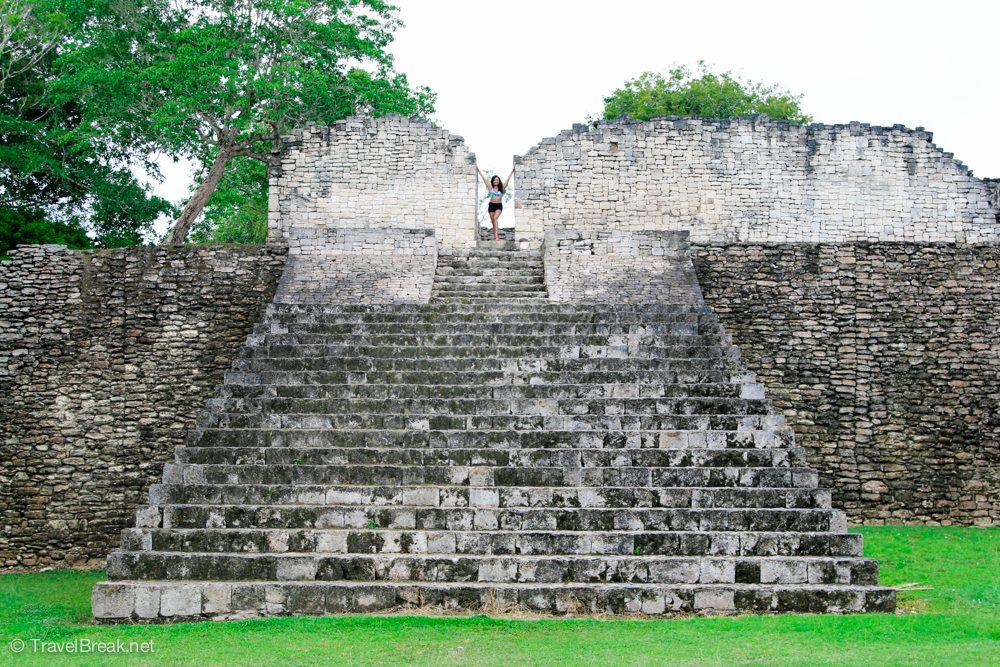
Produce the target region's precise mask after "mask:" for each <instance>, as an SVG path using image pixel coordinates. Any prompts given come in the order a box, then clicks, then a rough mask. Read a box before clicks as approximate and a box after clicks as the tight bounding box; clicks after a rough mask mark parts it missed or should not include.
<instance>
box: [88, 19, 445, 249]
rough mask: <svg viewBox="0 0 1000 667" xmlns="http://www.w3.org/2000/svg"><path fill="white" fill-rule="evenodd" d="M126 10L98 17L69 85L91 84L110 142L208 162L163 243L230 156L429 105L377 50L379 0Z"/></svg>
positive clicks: (185, 227)
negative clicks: (310, 126)
mask: <svg viewBox="0 0 1000 667" xmlns="http://www.w3.org/2000/svg"><path fill="white" fill-rule="evenodd" d="M133 9H134V12H133V13H131V14H130V15H128V16H117V17H115V18H114V20H111V21H104V22H102V23H100V24H95V27H94V29H93V30H92V34H91V36H90V46H89V47H88V48H84V49H81V50H79V51H78V52H77V53H76V57H75V59H74V64H73V66H74V68H75V70H76V72H77V77H78V78H77V81H76V82H74V83H78V84H79V85H80V86H83V85H87V86H89V95H88V98H89V103H88V105H87V108H88V115H89V117H91V118H92V119H93V120H94V122H95V123H97V124H99V125H101V126H103V127H105V128H106V129H107V130H108V131H109V132H110V134H111V136H112V137H113V138H114V139H115V141H116V142H118V143H126V142H129V143H130V144H131V145H138V144H140V143H141V144H142V145H145V146H146V147H147V148H148V149H149V150H157V149H158V150H161V151H163V152H165V153H166V154H168V155H173V156H184V157H188V158H192V159H194V160H196V161H198V162H199V163H201V164H203V165H205V168H204V169H203V173H202V178H201V181H200V183H199V185H198V186H197V187H196V188H195V190H194V192H193V194H192V196H191V198H190V199H189V200H188V202H187V203H186V204H185V206H184V208H183V210H182V211H181V214H180V216H179V217H178V218H177V220H176V222H175V223H174V226H173V229H172V231H171V232H170V234H169V235H168V237H167V240H168V241H169V242H172V243H182V242H183V241H184V240H185V239H186V238H187V236H188V233H189V231H190V230H191V228H192V226H193V224H194V222H195V221H196V219H197V218H198V216H199V214H200V213H201V212H202V210H203V209H204V207H205V206H206V204H207V203H208V202H209V200H210V198H211V197H212V195H213V193H214V192H215V191H216V188H217V187H218V185H219V183H220V182H222V180H223V177H224V175H225V174H226V170H227V168H228V167H229V165H230V163H231V162H232V161H233V160H236V159H238V158H248V159H251V160H257V161H259V162H267V160H268V158H269V156H270V152H271V150H272V149H274V148H276V147H279V146H280V143H281V136H282V135H283V134H285V133H287V132H288V131H289V130H290V129H292V128H293V127H296V126H300V125H303V124H305V123H306V122H308V121H314V122H317V123H328V122H331V121H333V120H336V119H339V118H343V117H345V116H348V115H351V114H354V113H365V114H370V115H382V114H388V113H400V114H405V115H422V114H426V113H428V112H430V111H431V109H432V105H433V96H432V94H431V93H430V92H429V91H428V90H427V89H423V88H421V89H411V88H410V86H409V84H408V82H407V80H406V77H405V76H403V75H401V74H398V73H396V72H394V71H393V69H392V58H391V56H390V54H389V53H388V52H387V50H386V48H387V46H388V44H389V43H390V41H391V40H392V33H393V31H394V30H395V29H396V28H397V27H398V26H399V21H398V20H397V19H396V18H395V8H394V7H393V6H391V5H388V4H386V3H385V2H383V1H382V0H186V1H185V2H171V1H168V0H152V1H150V2H145V3H139V5H138V7H133ZM122 26H125V27H124V28H122ZM258 173H262V172H258ZM240 180H241V177H235V178H234V187H236V185H235V182H238V181H240ZM261 182H262V184H263V181H261ZM244 185H246V184H245V183H244ZM262 187H264V186H263V185H262ZM230 192H235V190H231V191H230ZM226 206H227V204H226V203H222V204H221V205H220V209H219V210H223V209H225V207H226ZM241 206H242V208H243V209H245V210H246V212H247V213H248V214H249V210H250V209H252V208H253V207H252V204H249V203H244V204H242V205H241Z"/></svg>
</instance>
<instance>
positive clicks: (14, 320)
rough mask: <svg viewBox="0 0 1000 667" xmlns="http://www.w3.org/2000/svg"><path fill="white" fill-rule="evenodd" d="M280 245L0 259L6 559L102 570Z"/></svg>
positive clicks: (193, 412)
mask: <svg viewBox="0 0 1000 667" xmlns="http://www.w3.org/2000/svg"><path fill="white" fill-rule="evenodd" d="M284 261H285V257H284V254H283V252H282V251H281V250H280V249H278V248H261V247H259V246H258V247H254V246H244V247H232V246H229V247H227V246H212V247H206V246H193V247H183V248H170V249H164V248H128V249H120V250H105V251H96V252H71V251H68V250H66V248H64V247H62V246H21V247H20V248H18V249H16V250H15V251H14V252H13V253H12V259H11V260H10V261H7V262H3V263H0V567H3V568H24V567H32V568H34V567H42V566H58V567H71V566H82V565H88V564H94V563H96V562H97V560H98V559H99V558H103V554H106V553H107V550H108V548H109V545H110V544H112V543H113V542H115V541H117V540H118V539H119V535H120V533H121V529H122V528H123V527H124V526H125V525H127V524H128V523H130V520H131V517H132V516H134V513H135V508H136V507H137V506H138V505H139V503H140V502H141V500H142V499H143V498H145V497H146V496H147V494H148V490H149V485H150V484H151V483H152V482H153V481H155V478H156V477H158V476H159V475H160V472H161V470H162V468H163V464H164V463H165V462H166V461H167V460H168V459H169V458H170V456H171V454H172V452H173V450H174V448H175V447H176V446H177V445H179V444H181V443H182V442H183V439H184V435H185V433H186V431H187V429H188V428H190V427H191V426H192V425H193V424H194V420H195V418H196V417H197V412H198V409H199V406H201V405H203V403H204V401H205V400H206V399H207V398H209V397H210V396H211V395H212V393H213V391H214V387H215V385H216V384H218V382H219V381H220V380H221V378H222V374H223V372H224V371H225V370H226V369H227V368H228V367H229V365H230V363H231V362H232V360H233V357H234V356H235V353H236V352H237V350H238V349H239V346H240V345H241V344H242V343H243V342H244V340H245V339H246V336H247V334H248V333H249V332H250V330H251V328H252V327H253V325H254V323H255V322H257V321H259V319H260V314H261V312H262V311H263V309H264V307H265V306H266V305H267V303H268V302H269V301H270V300H271V297H272V295H273V293H274V287H275V283H276V282H277V278H278V275H279V274H280V272H281V267H282V265H283V264H284Z"/></svg>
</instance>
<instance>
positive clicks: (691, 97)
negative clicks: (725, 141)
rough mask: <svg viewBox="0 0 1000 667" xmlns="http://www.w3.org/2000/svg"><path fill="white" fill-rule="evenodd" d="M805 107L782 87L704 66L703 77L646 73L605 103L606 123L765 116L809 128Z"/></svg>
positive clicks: (684, 71)
mask: <svg viewBox="0 0 1000 667" xmlns="http://www.w3.org/2000/svg"><path fill="white" fill-rule="evenodd" d="M800 102H801V96H797V95H793V94H791V93H789V92H788V91H785V90H783V89H781V88H779V87H778V86H775V85H765V84H763V83H756V82H753V81H743V80H740V79H739V78H738V77H736V76H734V75H733V74H732V73H730V72H719V73H715V72H711V71H710V70H709V69H708V67H707V66H706V65H705V63H704V62H701V63H698V72H697V74H695V73H692V72H691V71H690V70H689V69H688V68H686V67H684V66H677V67H674V68H672V69H671V70H670V71H669V72H667V75H666V76H664V75H662V74H657V73H655V72H644V73H643V74H641V75H640V76H639V78H637V79H633V80H632V81H628V82H626V83H625V85H624V86H622V87H621V88H619V89H618V90H616V91H615V92H613V93H611V95H610V96H608V97H605V98H604V118H607V119H611V118H619V117H621V116H628V117H630V118H637V119H639V120H649V119H650V118H653V117H656V116H704V117H706V118H732V117H734V116H756V115H765V116H770V117H771V118H777V119H780V120H787V121H789V122H790V123H795V124H802V123H808V122H810V121H812V118H811V117H810V116H807V115H805V114H804V113H803V112H802V109H801V107H800Z"/></svg>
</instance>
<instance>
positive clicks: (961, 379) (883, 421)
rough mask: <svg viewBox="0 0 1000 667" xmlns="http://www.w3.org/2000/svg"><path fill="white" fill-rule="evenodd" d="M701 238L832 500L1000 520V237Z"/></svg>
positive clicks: (890, 511) (713, 279)
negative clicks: (764, 241) (970, 240)
mask: <svg viewBox="0 0 1000 667" xmlns="http://www.w3.org/2000/svg"><path fill="white" fill-rule="evenodd" d="M692 252H693V254H694V257H695V265H696V267H697V271H698V278H699V281H700V282H701V286H702V289H703V290H704V294H705V299H706V301H707V302H708V303H709V304H711V305H712V307H713V309H714V310H715V312H716V313H718V315H719V318H720V319H721V320H722V322H724V323H725V325H726V328H727V329H728V330H729V331H731V332H732V334H733V337H734V339H735V341H736V343H737V344H738V345H739V346H740V348H741V349H742V351H743V354H744V355H745V357H746V359H747V364H748V365H749V367H750V368H752V369H753V370H754V371H755V372H756V373H757V374H758V375H759V376H760V378H761V381H762V382H763V383H764V384H765V386H767V388H768V393H769V395H770V397H771V399H772V400H773V401H774V403H775V405H776V407H778V408H779V409H780V410H781V411H782V413H784V415H785V417H786V418H787V419H788V421H789V423H790V424H791V425H792V426H793V427H794V428H795V433H796V436H797V439H798V442H799V443H800V444H801V445H802V446H803V447H804V448H805V450H806V452H807V459H808V460H809V463H810V464H811V465H812V466H814V467H815V468H817V469H818V470H819V472H820V479H821V480H822V483H823V485H824V486H826V487H827V488H830V489H831V490H832V491H833V499H834V503H835V504H836V506H838V507H842V508H844V509H845V510H846V511H847V512H848V514H849V515H850V516H851V518H852V520H854V521H858V522H865V523H880V522H891V523H900V522H905V523H943V524H979V525H997V524H998V523H1000V465H998V462H1000V338H998V335H997V332H998V331H1000V245H996V244H989V245H969V244H956V243H939V244H913V243H851V244H848V243H845V244H801V243H788V244H781V245H755V244H742V243H740V244H730V245H702V246H695V247H694V248H693V249H692Z"/></svg>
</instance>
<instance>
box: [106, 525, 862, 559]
mask: <svg viewBox="0 0 1000 667" xmlns="http://www.w3.org/2000/svg"><path fill="white" fill-rule="evenodd" d="M122 548H123V549H124V550H125V551H150V550H156V551H202V552H208V553H226V552H237V553H252V552H258V553H283V552H288V553H311V552H315V551H322V552H327V553H441V554H454V555H462V554H480V555H487V554H494V555H504V554H529V555H532V554H535V555H545V554H549V555H555V554H595V555H605V554H607V555H611V554H618V555H629V554H632V555H635V554H639V555H643V556H840V557H842V556H861V553H862V540H861V536H860V535H855V534H851V533H762V532H749V531H748V532H740V533H732V532H685V531H595V532H584V531H576V532H573V531H559V530H550V531H502V530H491V531H475V530H457V531H448V530H391V529H383V528H365V529H354V530H342V529H314V528H299V529H280V528H129V529H126V530H125V531H123V536H122Z"/></svg>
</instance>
